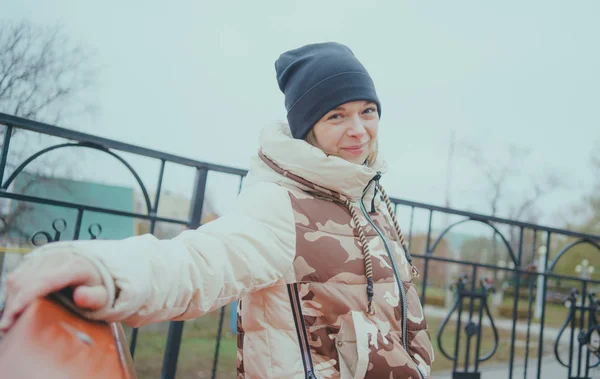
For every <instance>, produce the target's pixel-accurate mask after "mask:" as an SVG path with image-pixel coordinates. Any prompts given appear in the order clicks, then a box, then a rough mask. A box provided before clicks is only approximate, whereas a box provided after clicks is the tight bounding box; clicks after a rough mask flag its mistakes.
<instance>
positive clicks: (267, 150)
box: [246, 124, 387, 202]
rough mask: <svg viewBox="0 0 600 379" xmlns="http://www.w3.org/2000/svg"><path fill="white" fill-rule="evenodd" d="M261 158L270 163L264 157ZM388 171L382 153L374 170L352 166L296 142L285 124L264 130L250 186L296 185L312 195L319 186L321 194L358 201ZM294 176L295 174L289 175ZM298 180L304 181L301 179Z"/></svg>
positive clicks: (297, 140) (313, 147)
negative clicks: (274, 183) (330, 192)
mask: <svg viewBox="0 0 600 379" xmlns="http://www.w3.org/2000/svg"><path fill="white" fill-rule="evenodd" d="M261 155H264V157H266V158H267V160H265V159H264V157H263V158H261ZM266 161H270V162H272V164H268V163H267V162H266ZM277 168H278V169H277ZM386 171H387V165H386V163H385V161H384V160H383V159H382V158H381V154H379V155H378V158H377V160H376V161H375V163H374V164H373V166H372V167H368V166H366V165H358V164H355V163H351V162H348V161H346V160H344V159H342V158H339V157H336V156H331V155H329V156H328V155H327V154H325V153H324V152H323V151H322V150H321V149H319V148H317V147H315V146H312V145H311V144H309V143H308V142H306V141H304V140H300V139H294V138H293V137H292V135H291V132H290V129H289V127H288V126H287V125H286V124H281V125H275V126H270V127H266V128H264V129H263V130H262V131H261V134H260V152H259V154H258V155H257V156H256V157H254V159H253V160H252V164H251V168H250V171H249V174H248V178H247V179H246V185H249V184H251V183H254V182H257V181H269V182H276V183H282V184H288V185H293V186H295V187H300V188H302V189H303V190H306V191H309V192H315V190H317V191H319V189H318V187H321V190H320V191H319V192H323V193H324V194H325V195H330V194H329V193H327V192H328V191H332V192H334V193H337V194H340V195H342V196H344V197H346V198H348V199H349V200H351V201H356V200H359V199H360V198H361V197H362V195H363V191H364V190H365V188H367V186H368V185H369V184H370V182H371V181H372V180H373V178H375V177H376V176H377V175H378V174H380V175H381V174H384V173H385V172H386ZM290 173H291V174H293V175H289V174H290ZM294 176H296V178H294ZM298 177H299V178H300V179H303V180H298V179H299V178H298ZM303 181H304V183H303ZM305 182H308V183H305ZM307 184H308V185H307ZM310 184H314V185H316V187H317V188H315V186H312V185H310ZM374 188H375V186H372V188H370V189H369V193H368V194H366V196H365V198H364V200H365V202H366V201H371V199H372V197H373V192H374ZM323 189H325V191H323ZM327 190H328V191H327Z"/></svg>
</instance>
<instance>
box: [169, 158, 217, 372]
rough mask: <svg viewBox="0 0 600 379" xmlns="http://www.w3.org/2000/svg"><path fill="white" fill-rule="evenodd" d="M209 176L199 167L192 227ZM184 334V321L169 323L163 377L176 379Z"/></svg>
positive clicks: (195, 225)
mask: <svg viewBox="0 0 600 379" xmlns="http://www.w3.org/2000/svg"><path fill="white" fill-rule="evenodd" d="M207 178H208V169H207V168H205V167H199V168H198V169H197V170H196V181H195V183H194V197H193V199H192V204H191V209H190V212H191V215H190V223H189V225H188V227H189V228H190V229H196V228H198V227H199V226H200V221H201V219H202V206H203V204H204V194H205V190H206V179H207ZM182 335H183V321H171V323H170V324H169V333H168V335H167V346H166V348H165V356H164V360H163V367H162V373H161V376H160V377H161V379H175V373H176V372H177V359H178V358H179V348H180V346H181V336H182Z"/></svg>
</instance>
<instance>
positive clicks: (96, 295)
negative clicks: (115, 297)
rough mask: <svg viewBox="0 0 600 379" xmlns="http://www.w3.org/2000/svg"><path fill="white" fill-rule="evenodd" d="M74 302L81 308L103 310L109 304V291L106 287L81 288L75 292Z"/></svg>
mask: <svg viewBox="0 0 600 379" xmlns="http://www.w3.org/2000/svg"><path fill="white" fill-rule="evenodd" d="M73 301H74V303H75V305H76V306H78V307H80V308H85V309H90V310H97V309H102V308H103V307H104V306H105V305H106V303H107V302H108V291H107V290H106V288H105V287H104V286H93V287H90V286H79V287H77V288H75V291H74V292H73Z"/></svg>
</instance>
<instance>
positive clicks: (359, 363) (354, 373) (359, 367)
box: [334, 311, 377, 379]
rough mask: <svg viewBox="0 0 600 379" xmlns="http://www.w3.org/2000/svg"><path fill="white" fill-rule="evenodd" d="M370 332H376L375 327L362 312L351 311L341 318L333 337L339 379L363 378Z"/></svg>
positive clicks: (366, 365)
mask: <svg viewBox="0 0 600 379" xmlns="http://www.w3.org/2000/svg"><path fill="white" fill-rule="evenodd" d="M372 333H377V328H376V327H375V326H374V325H373V324H372V323H371V322H370V321H368V320H367V319H365V316H364V314H363V312H358V311H351V312H350V313H348V314H347V315H346V316H344V317H343V318H342V322H341V325H340V330H339V332H338V334H337V335H336V336H335V337H334V341H335V348H336V350H337V352H338V357H339V365H340V378H341V379H350V378H353V379H359V378H360V379H363V378H364V377H365V376H366V373H367V368H368V366H369V335H370V334H372ZM375 338H376V337H375Z"/></svg>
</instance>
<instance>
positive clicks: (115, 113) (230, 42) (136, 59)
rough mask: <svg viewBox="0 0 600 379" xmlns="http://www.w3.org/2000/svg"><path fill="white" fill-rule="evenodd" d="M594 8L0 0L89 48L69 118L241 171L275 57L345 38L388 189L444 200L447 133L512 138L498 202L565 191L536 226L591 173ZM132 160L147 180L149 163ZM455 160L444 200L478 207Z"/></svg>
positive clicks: (279, 115)
mask: <svg viewBox="0 0 600 379" xmlns="http://www.w3.org/2000/svg"><path fill="white" fill-rule="evenodd" d="M599 15H600V2H598V1H594V0H589V1H584V0H581V1H550V0H541V1H527V2H523V1H502V2H492V1H440V2H436V3H432V2H423V1H410V2H408V1H374V0H369V1H337V0H335V1H334V0H330V1H324V0H320V1H313V0H310V1H309V0H302V1H296V2H293V1H283V0H269V1H244V0H236V1H171V2H168V3H167V2H164V1H148V0H146V1H103V2H88V1H75V0H73V1H42V0H37V1H31V0H20V1H10V0H4V1H3V2H2V6H1V16H0V17H2V18H4V19H14V20H19V19H28V20H31V21H34V22H36V23H40V24H47V23H55V22H60V23H61V24H62V25H63V28H64V31H65V32H66V33H67V34H68V35H69V36H71V37H72V38H73V39H74V40H76V41H78V42H79V43H81V44H82V45H84V46H85V47H87V48H88V49H90V50H91V51H93V52H94V54H95V57H96V58H95V63H96V65H97V66H98V80H97V85H96V86H95V87H94V88H93V93H91V95H92V96H93V98H94V99H95V102H96V104H97V106H98V110H97V112H95V114H94V116H93V117H85V118H82V119H81V120H80V122H79V123H70V124H68V125H64V126H67V127H71V128H75V129H78V130H81V131H85V132H89V133H93V134H96V135H100V136H103V137H108V138H112V139H117V140H121V141H126V142H130V143H134V144H138V145H142V146H144V147H149V148H153V149H158V150H162V151H165V152H170V153H175V154H179V155H183V156H186V157H190V158H194V159H198V160H204V161H209V162H213V163H219V164H225V165H232V166H236V167H240V168H247V167H248V161H249V158H250V157H251V156H252V155H253V154H255V152H256V150H257V146H258V141H257V140H258V134H259V131H260V129H261V128H262V127H264V126H266V125H270V124H273V123H275V122H277V121H278V120H282V119H284V118H285V108H284V105H283V95H282V94H281V93H280V92H279V89H278V87H277V84H276V80H275V72H274V67H273V63H274V61H275V60H276V59H277V57H278V56H279V54H280V53H282V52H283V51H285V50H287V49H291V48H295V47H298V46H300V45H303V44H306V43H313V42H322V41H338V42H341V43H344V44H347V45H348V46H349V47H350V48H351V49H352V50H353V51H354V52H355V54H356V55H357V56H358V58H359V59H360V60H361V61H362V62H363V63H364V65H365V66H366V68H367V69H368V70H369V72H370V73H371V76H372V77H373V79H374V81H375V84H376V87H377V90H378V93H379V96H380V99H381V102H382V109H383V115H382V120H381V126H380V139H381V144H380V146H381V149H382V153H383V154H384V156H385V157H386V158H387V160H388V163H389V165H390V170H389V174H388V175H387V177H386V178H385V180H384V184H385V186H386V187H387V188H388V193H389V194H390V195H392V196H395V197H399V198H405V199H409V200H415V201H421V202H428V203H434V204H439V205H443V204H444V203H445V201H446V198H445V190H444V186H445V184H446V180H447V173H448V170H447V167H448V150H449V141H450V136H451V132H452V131H454V134H455V136H456V140H457V143H458V142H461V141H470V142H471V143H475V144H477V145H479V146H480V147H481V149H482V150H483V151H485V152H486V156H487V157H488V159H490V160H491V161H496V162H498V167H500V166H501V164H502V162H503V161H504V160H505V159H506V157H507V152H508V147H509V146H510V145H511V144H519V145H521V146H523V147H527V148H529V149H531V154H530V156H529V158H530V159H528V160H526V161H525V160H524V161H523V162H522V163H521V164H520V165H519V167H520V168H522V170H523V172H524V173H528V174H527V175H524V176H521V177H516V178H511V179H510V181H509V182H507V186H506V194H507V196H508V198H507V203H508V202H518V201H519V199H522V197H523V194H524V193H525V192H524V191H525V190H526V189H527V188H528V186H529V185H530V183H531V182H530V180H531V179H530V176H543V173H544V172H548V171H555V172H557V173H559V174H560V175H561V176H562V178H563V179H564V181H565V182H566V183H567V184H568V185H569V187H568V188H565V189H563V190H560V191H557V192H555V193H554V194H553V195H552V196H549V197H546V198H544V199H542V201H541V202H540V205H541V206H542V207H543V208H544V209H545V218H544V219H543V220H542V221H543V223H545V224H550V225H556V226H560V225H561V223H562V222H563V219H562V218H561V213H563V212H564V209H566V208H567V207H570V206H571V205H572V204H573V203H574V202H576V201H577V199H578V198H579V197H581V196H582V194H583V193H585V192H586V191H587V192H589V191H590V190H591V188H592V184H593V178H592V176H591V173H592V171H591V167H590V166H589V159H590V155H591V153H592V150H593V147H594V146H596V148H598V146H600V145H599V143H600V93H599V91H600V90H599V88H600V74H599V73H598V71H599V68H600V49H598V43H599V42H598V39H599V37H600V23H599V22H598V17H599ZM458 153H460V151H458ZM100 162H104V161H103V160H101V159H98V160H96V159H92V160H91V161H89V162H88V163H87V164H89V166H90V172H94V173H95V174H94V175H95V176H94V177H95V178H96V179H98V180H102V181H106V182H111V183H120V182H123V181H127V182H128V183H132V182H131V181H130V179H129V178H128V177H126V172H125V171H124V170H117V171H115V172H112V173H110V174H105V175H100V174H98V173H96V172H95V170H96V169H98V168H99V167H100V164H101V163H100ZM134 163H136V165H137V166H136V168H137V169H139V170H140V172H141V173H142V175H143V177H144V178H147V181H148V182H149V184H150V185H152V186H153V185H154V183H155V181H154V180H155V179H153V178H152V175H151V174H153V173H154V172H155V167H156V166H154V165H151V166H149V165H147V163H146V162H143V161H139V162H138V161H135V162H134ZM453 163H454V164H453V170H452V173H453V175H452V177H451V182H450V183H451V191H450V195H451V197H450V200H451V205H452V206H453V207H456V208H461V209H466V210H472V211H476V212H481V213H489V211H490V210H489V206H488V204H487V200H486V199H487V198H488V197H489V189H488V187H487V182H486V181H485V180H484V179H483V177H482V176H481V174H480V172H479V171H477V170H476V169H475V168H474V167H473V166H472V165H471V164H470V163H469V162H468V161H467V160H465V159H461V158H460V155H459V154H457V156H456V158H455V160H454V161H453ZM125 178H127V179H125ZM167 178H169V181H168V183H167V184H166V186H167V188H170V189H173V190H175V191H180V192H184V191H186V190H187V189H188V188H189V187H190V186H191V184H190V183H191V180H189V179H183V177H180V175H179V174H175V173H173V174H170V176H168V177H167ZM145 180H146V179H145ZM216 198H217V200H216V201H217V203H218V202H219V201H221V202H223V200H222V199H221V200H219V199H218V198H219V196H216ZM503 212H506V203H505V205H504V210H503Z"/></svg>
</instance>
